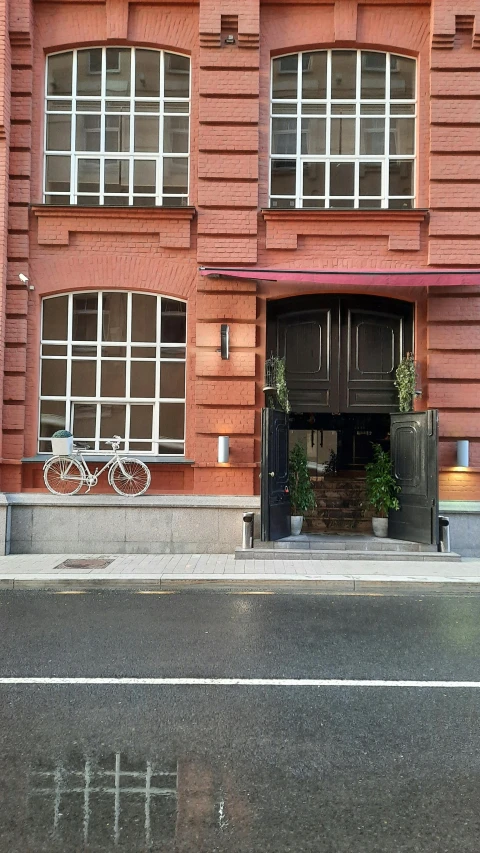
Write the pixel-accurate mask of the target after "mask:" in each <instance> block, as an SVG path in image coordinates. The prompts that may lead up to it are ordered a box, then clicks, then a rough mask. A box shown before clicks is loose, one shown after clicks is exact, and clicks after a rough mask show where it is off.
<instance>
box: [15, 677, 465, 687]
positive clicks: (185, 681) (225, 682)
mask: <svg viewBox="0 0 480 853" xmlns="http://www.w3.org/2000/svg"><path fill="white" fill-rule="evenodd" d="M2 684H5V685H11V684H18V685H21V684H45V685H48V684H58V685H63V684H78V685H81V684H87V685H88V684H92V685H95V684H99V685H122V684H124V685H131V686H133V687H136V686H148V685H152V686H156V685H158V686H163V685H165V686H173V687H191V686H200V687H202V686H206V687H414V688H424V687H427V688H436V687H440V688H442V689H447V688H456V689H458V688H480V681H401V680H399V681H384V680H381V679H357V678H57V677H53V678H37V677H26V678H0V685H2Z"/></svg>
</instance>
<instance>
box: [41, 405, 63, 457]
mask: <svg viewBox="0 0 480 853" xmlns="http://www.w3.org/2000/svg"><path fill="white" fill-rule="evenodd" d="M57 429H65V403H64V401H63V400H42V405H41V407H40V435H41V436H42V437H43V438H49V437H50V436H51V435H53V433H54V432H56V431H57ZM48 449H49V450H50V448H48Z"/></svg>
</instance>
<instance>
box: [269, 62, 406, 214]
mask: <svg viewBox="0 0 480 853" xmlns="http://www.w3.org/2000/svg"><path fill="white" fill-rule="evenodd" d="M345 50H347V48H344V49H338V52H344V51H345ZM314 52H315V51H305V52H304V53H302V52H299V53H292V54H286V55H285V56H282V57H279V56H276V57H274V58H273V59H272V73H271V83H270V87H271V88H270V140H271V143H270V164H271V165H270V169H269V199H270V206H271V207H274V208H275V207H276V208H278V209H288V208H290V209H291V208H302V207H310V208H311V207H319V208H330V207H332V208H335V209H339V208H340V207H342V206H344V207H346V208H347V209H358V208H359V207H362V208H366V207H368V206H371V207H373V208H376V209H378V208H384V209H385V208H388V207H393V208H395V209H402V205H401V202H405V203H406V205H407V206H408V207H409V208H410V209H411V208H413V207H415V188H416V144H417V139H416V134H417V91H415V93H414V97H413V98H404V99H401V98H395V99H392V98H391V92H390V74H391V73H398V71H399V65H398V60H399V59H401V58H405V59H409V60H413V61H414V62H415V59H414V57H411V56H405V57H403V56H402V55H401V54H394V53H385V52H384V51H371V50H361V49H358V50H356V54H357V66H356V94H355V98H345V99H340V98H337V97H335V98H331V97H329V94H328V93H329V92H331V80H332V54H333V53H334V52H337V51H336V49H330V50H320V51H318V53H325V54H327V79H326V87H327V97H326V98H323V99H322V98H316V99H307V98H303V97H302V73H303V72H302V68H303V57H304V55H305V54H311V53H314ZM370 53H378V54H379V55H381V56H385V58H386V59H385V64H386V67H385V97H384V98H369V99H366V98H362V97H361V71H362V54H370ZM291 56H296V57H297V61H298V66H297V96H296V98H276V99H274V98H273V79H274V75H273V62H275V61H278V60H280V63H281V61H282V60H283V59H286V58H287V57H291ZM367 70H368V69H367ZM278 73H280V74H281V73H287V72H286V71H285V72H282V69H281V65H280V70H279V72H278ZM289 73H292V71H291V70H289ZM416 88H417V89H418V64H417V65H416ZM376 104H378V105H380V108H379V110H378V111H377V112H374V111H373V108H374V106H375V105H376ZM279 105H281V109H280V107H279ZM402 105H403V106H404V110H403V111H401V108H402ZM342 106H343V107H349V108H350V109H352V113H348V114H347V113H345V114H343V115H340V114H339V112H338V111H339V110H340V108H341V107H342ZM276 107H277V108H278V112H274V110H275V108H276ZM393 107H395V112H394V111H393ZM302 108H303V109H302ZM367 108H368V112H367ZM335 110H337V112H336V111H335ZM397 110H399V111H398V112H397ZM302 118H304V119H309V118H319V119H323V120H324V121H325V124H326V130H325V154H318V155H315V154H302V147H301V146H302ZM335 118H352V119H354V120H355V151H354V152H353V153H352V154H334V153H330V146H331V123H332V119H335ZM361 118H362V119H377V120H381V121H383V123H384V138H385V150H384V154H380V155H379V154H361V153H360V143H361V134H360V119H361ZM275 119H291V120H295V121H296V127H297V138H296V153H295V154H274V153H273V127H274V125H273V122H274V120H275ZM391 119H411V120H413V121H414V122H415V135H414V145H415V149H414V153H413V154H397V153H393V152H392V153H390V142H391V132H390V121H391ZM282 132H284V133H285V134H286V133H287V131H278V133H280V134H281V133H282ZM288 133H290V134H291V133H292V131H288ZM281 160H285V161H290V162H294V163H295V173H296V178H295V193H294V194H282V195H279V194H276V195H273V194H272V163H273V161H281ZM398 160H400V161H402V162H403V161H411V162H412V164H413V165H412V190H413V191H412V194H411V195H405V196H398V195H393V194H391V195H390V194H389V163H390V161H398ZM304 163H324V164H325V195H322V196H311V195H310V196H309V195H306V194H304V193H303V164H304ZM331 163H335V164H336V163H353V164H354V192H353V195H351V196H349V197H348V198H347V197H345V198H342V197H341V196H338V195H337V196H333V195H330V164H331ZM365 163H381V191H380V193H379V195H375V196H373V195H372V196H365V195H362V196H360V187H359V177H360V164H365ZM287 168H288V167H287ZM342 200H343V201H345V205H342V204H341V202H342ZM369 201H370V202H371V205H369Z"/></svg>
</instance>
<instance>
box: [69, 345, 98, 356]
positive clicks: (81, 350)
mask: <svg viewBox="0 0 480 853" xmlns="http://www.w3.org/2000/svg"><path fill="white" fill-rule="evenodd" d="M72 355H73V356H75V355H78V356H81V358H96V357H97V347H96V346H94V347H89V346H85V344H73V345H72Z"/></svg>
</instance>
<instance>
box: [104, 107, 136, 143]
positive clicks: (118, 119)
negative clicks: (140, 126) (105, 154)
mask: <svg viewBox="0 0 480 853" xmlns="http://www.w3.org/2000/svg"><path fill="white" fill-rule="evenodd" d="M105 151H130V118H129V116H111V115H108V116H106V117H105Z"/></svg>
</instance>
